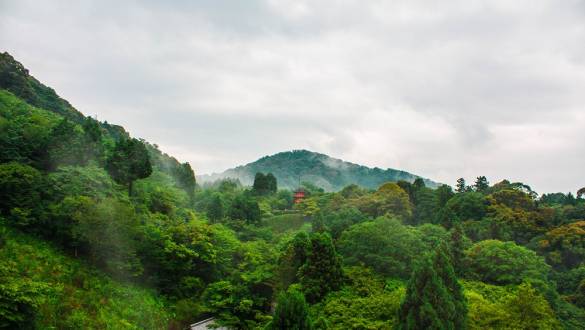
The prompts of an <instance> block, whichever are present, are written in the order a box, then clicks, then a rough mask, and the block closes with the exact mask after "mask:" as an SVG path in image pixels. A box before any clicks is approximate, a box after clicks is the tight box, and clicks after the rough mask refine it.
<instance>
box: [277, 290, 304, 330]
mask: <svg viewBox="0 0 585 330" xmlns="http://www.w3.org/2000/svg"><path fill="white" fill-rule="evenodd" d="M270 329H273V330H310V329H313V324H312V322H311V317H310V316H309V306H308V305H307V302H306V301H305V297H304V296H303V294H302V293H301V292H299V291H297V290H288V291H287V292H286V293H281V294H280V295H279V296H278V300H277V304H276V310H275V311H274V317H273V318H272V323H271V324H270Z"/></svg>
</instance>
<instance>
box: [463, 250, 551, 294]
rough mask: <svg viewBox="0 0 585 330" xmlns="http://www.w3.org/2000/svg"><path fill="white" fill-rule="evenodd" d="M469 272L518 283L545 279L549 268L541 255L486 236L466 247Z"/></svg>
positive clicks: (499, 282) (489, 279)
mask: <svg viewBox="0 0 585 330" xmlns="http://www.w3.org/2000/svg"><path fill="white" fill-rule="evenodd" d="M466 254H467V260H466V269H467V271H468V275H469V276H471V277H472V278H476V279H479V280H481V281H483V282H486V283H491V284H497V285H505V284H519V283H522V281H524V280H526V279H538V280H543V281H544V280H546V279H547V278H548V273H549V271H550V266H548V265H547V264H546V263H545V262H544V260H543V258H542V257H539V256H537V255H536V253H535V252H534V251H531V250H529V249H527V248H525V247H523V246H519V245H516V244H514V243H513V242H502V241H498V240H486V241H481V242H478V243H476V244H474V245H473V246H472V247H471V248H469V250H467V251H466Z"/></svg>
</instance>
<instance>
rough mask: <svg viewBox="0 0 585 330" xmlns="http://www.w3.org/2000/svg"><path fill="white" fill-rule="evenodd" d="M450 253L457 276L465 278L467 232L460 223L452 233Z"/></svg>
mask: <svg viewBox="0 0 585 330" xmlns="http://www.w3.org/2000/svg"><path fill="white" fill-rule="evenodd" d="M450 252H451V260H452V262H453V269H454V270H455V274H457V276H463V272H464V270H465V268H464V266H463V260H464V258H465V232H464V231H463V226H462V225H461V224H460V223H456V224H455V226H454V227H453V229H452V231H451V237H450Z"/></svg>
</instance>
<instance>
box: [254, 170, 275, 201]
mask: <svg viewBox="0 0 585 330" xmlns="http://www.w3.org/2000/svg"><path fill="white" fill-rule="evenodd" d="M277 190H278V186H277V183H276V178H275V177H274V175H273V174H272V173H268V174H266V175H264V173H262V172H258V173H256V176H254V184H253V185H252V191H253V192H254V193H256V194H258V195H266V194H274V193H276V191H277Z"/></svg>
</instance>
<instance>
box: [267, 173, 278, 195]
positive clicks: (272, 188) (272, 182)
mask: <svg viewBox="0 0 585 330" xmlns="http://www.w3.org/2000/svg"><path fill="white" fill-rule="evenodd" d="M266 188H267V190H268V192H269V193H271V194H274V193H276V191H278V183H277V181H276V177H275V176H274V174H272V173H268V174H266Z"/></svg>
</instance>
